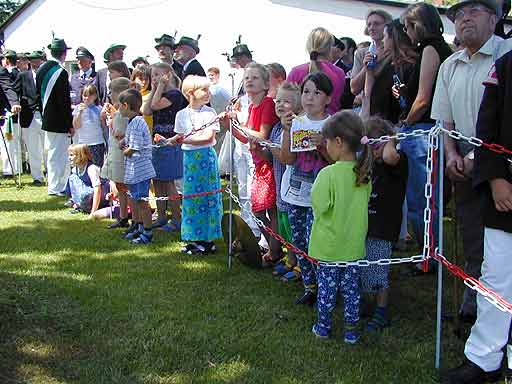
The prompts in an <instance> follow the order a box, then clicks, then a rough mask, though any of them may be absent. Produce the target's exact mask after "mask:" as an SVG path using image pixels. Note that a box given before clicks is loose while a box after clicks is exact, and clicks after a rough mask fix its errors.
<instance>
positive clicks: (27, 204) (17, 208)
mask: <svg viewBox="0 0 512 384" xmlns="http://www.w3.org/2000/svg"><path fill="white" fill-rule="evenodd" d="M65 201H66V200H64V199H63V198H57V197H49V198H48V200H46V201H17V200H0V212H26V211H36V212H38V211H58V210H62V209H63V208H64V205H63V204H64V202H65Z"/></svg>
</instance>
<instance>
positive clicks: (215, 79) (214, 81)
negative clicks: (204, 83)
mask: <svg viewBox="0 0 512 384" xmlns="http://www.w3.org/2000/svg"><path fill="white" fill-rule="evenodd" d="M208 80H210V83H212V84H217V83H218V82H219V75H217V74H216V73H214V72H208Z"/></svg>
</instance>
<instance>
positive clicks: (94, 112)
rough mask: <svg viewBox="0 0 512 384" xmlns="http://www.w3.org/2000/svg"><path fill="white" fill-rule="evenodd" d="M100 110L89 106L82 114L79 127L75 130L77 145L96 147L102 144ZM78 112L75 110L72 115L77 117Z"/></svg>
mask: <svg viewBox="0 0 512 384" xmlns="http://www.w3.org/2000/svg"><path fill="white" fill-rule="evenodd" d="M100 112H101V108H100V107H99V106H97V105H91V106H90V107H87V108H85V109H84V110H83V112H82V117H81V126H80V128H78V129H77V130H76V135H77V136H78V143H79V144H87V145H96V144H104V143H105V139H103V129H102V128H101V122H100ZM78 113H79V110H78V108H75V110H74V111H73V115H78Z"/></svg>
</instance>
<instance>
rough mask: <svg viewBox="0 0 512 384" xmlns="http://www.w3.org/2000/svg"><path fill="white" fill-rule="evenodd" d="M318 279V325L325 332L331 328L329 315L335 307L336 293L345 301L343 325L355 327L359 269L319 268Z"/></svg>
mask: <svg viewBox="0 0 512 384" xmlns="http://www.w3.org/2000/svg"><path fill="white" fill-rule="evenodd" d="M317 279H318V301H317V307H318V323H317V324H318V325H319V326H320V327H322V328H324V329H325V330H326V331H330V329H331V326H332V318H331V314H332V311H333V310H334V307H335V306H336V297H337V296H338V291H341V292H340V294H341V293H343V298H344V299H345V307H344V311H343V312H344V316H345V324H349V325H356V324H357V322H358V321H359V301H360V299H361V294H360V292H359V268H358V267H354V266H350V267H345V268H342V267H328V266H319V267H318V269H317Z"/></svg>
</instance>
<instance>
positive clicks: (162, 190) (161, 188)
mask: <svg viewBox="0 0 512 384" xmlns="http://www.w3.org/2000/svg"><path fill="white" fill-rule="evenodd" d="M168 184H169V182H168V181H160V180H153V186H154V187H155V195H156V196H157V197H165V196H167V188H168V187H167V186H168ZM166 209H167V201H161V200H157V202H156V210H157V212H158V221H161V222H164V221H167V214H166Z"/></svg>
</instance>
